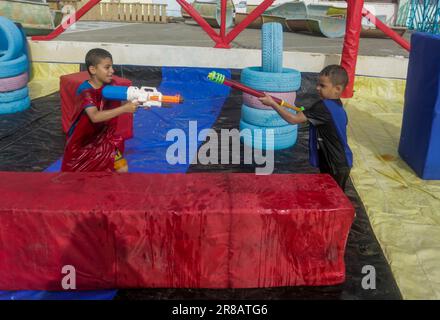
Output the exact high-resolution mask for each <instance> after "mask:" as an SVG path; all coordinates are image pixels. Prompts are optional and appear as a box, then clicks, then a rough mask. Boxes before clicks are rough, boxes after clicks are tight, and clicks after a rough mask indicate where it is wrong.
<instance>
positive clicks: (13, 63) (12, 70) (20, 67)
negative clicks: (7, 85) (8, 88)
mask: <svg viewBox="0 0 440 320" xmlns="http://www.w3.org/2000/svg"><path fill="white" fill-rule="evenodd" d="M27 71H28V61H27V57H26V56H25V55H24V54H22V55H21V56H20V57H18V58H17V59H14V60H9V61H0V78H12V77H15V76H18V75H19V74H21V73H25V72H27Z"/></svg>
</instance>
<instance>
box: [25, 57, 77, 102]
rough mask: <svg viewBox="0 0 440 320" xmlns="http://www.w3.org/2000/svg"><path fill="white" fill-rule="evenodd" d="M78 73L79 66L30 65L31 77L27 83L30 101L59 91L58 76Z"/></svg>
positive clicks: (59, 64) (57, 64)
mask: <svg viewBox="0 0 440 320" xmlns="http://www.w3.org/2000/svg"><path fill="white" fill-rule="evenodd" d="M78 71H79V64H62V63H42V62H32V63H31V77H30V81H29V83H28V86H29V96H30V98H31V99H32V100H34V99H37V98H41V97H45V96H48V95H51V94H52V93H55V92H57V91H59V90H60V76H62V75H65V74H70V73H74V72H78Z"/></svg>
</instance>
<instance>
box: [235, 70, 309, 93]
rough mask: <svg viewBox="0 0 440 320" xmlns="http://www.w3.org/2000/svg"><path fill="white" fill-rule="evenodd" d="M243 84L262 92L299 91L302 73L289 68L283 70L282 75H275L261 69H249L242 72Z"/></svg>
mask: <svg viewBox="0 0 440 320" xmlns="http://www.w3.org/2000/svg"><path fill="white" fill-rule="evenodd" d="M241 82H242V83H243V84H244V85H246V86H249V87H251V88H253V89H255V90H260V91H272V92H289V91H298V89H299V88H300V87H301V73H300V72H299V71H298V70H295V69H289V68H283V72H282V73H273V72H263V71H262V70H261V68H260V67H249V68H245V69H243V70H242V72H241Z"/></svg>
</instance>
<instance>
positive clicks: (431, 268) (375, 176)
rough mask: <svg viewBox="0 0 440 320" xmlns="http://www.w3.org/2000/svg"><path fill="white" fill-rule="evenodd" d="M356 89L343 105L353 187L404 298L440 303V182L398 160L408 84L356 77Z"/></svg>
mask: <svg viewBox="0 0 440 320" xmlns="http://www.w3.org/2000/svg"><path fill="white" fill-rule="evenodd" d="M355 90H356V93H355V97H354V98H352V99H349V100H346V101H345V106H346V110H347V114H348V117H349V128H348V139H349V144H350V146H351V148H352V150H353V155H354V165H353V170H352V173H351V178H352V180H353V183H354V185H355V188H356V190H357V192H358V193H359V195H360V197H361V199H362V202H363V204H364V206H365V209H366V211H367V214H368V216H369V218H370V222H371V225H372V227H373V230H374V233H375V235H376V237H377V239H378V240H379V242H380V244H381V247H382V249H383V251H384V253H385V256H386V258H387V260H388V262H389V264H390V266H391V269H392V271H393V274H394V277H395V279H396V281H397V284H398V286H399V288H400V291H401V293H402V295H403V297H404V298H405V299H440V181H425V180H422V179H419V178H418V177H417V176H416V175H415V174H414V172H413V171H412V170H411V168H409V167H408V165H407V164H406V163H405V162H404V161H403V160H402V159H400V157H399V156H398V145H399V138H400V129H401V124H402V112H403V104H404V90H405V81H403V80H390V79H378V78H366V77H358V78H357V81H356V83H355ZM439 138H440V137H439ZM377 277H378V278H380V274H377Z"/></svg>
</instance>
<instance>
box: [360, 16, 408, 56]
mask: <svg viewBox="0 0 440 320" xmlns="http://www.w3.org/2000/svg"><path fill="white" fill-rule="evenodd" d="M362 15H363V16H364V17H365V18H367V19H368V20H370V21H371V22H372V23H374V24H375V25H376V27H377V28H378V29H380V30H382V31H383V32H384V33H385V34H386V35H387V36H388V37H390V38H391V39H393V40H394V41H396V42H397V43H398V44H399V45H400V46H401V47H402V48H403V49H406V50H408V51H410V50H411V46H410V44H409V43H408V41H406V40H405V39H403V38H402V37H401V36H399V35H398V34H397V32H395V31H394V30H392V29H391V28H390V27H388V26H387V25H386V24H385V23H383V22H382V21H380V20H379V19H377V18H376V16H375V15H373V14H372V13H371V12H370V11H368V10H367V9H365V8H364V9H363V10H362Z"/></svg>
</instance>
